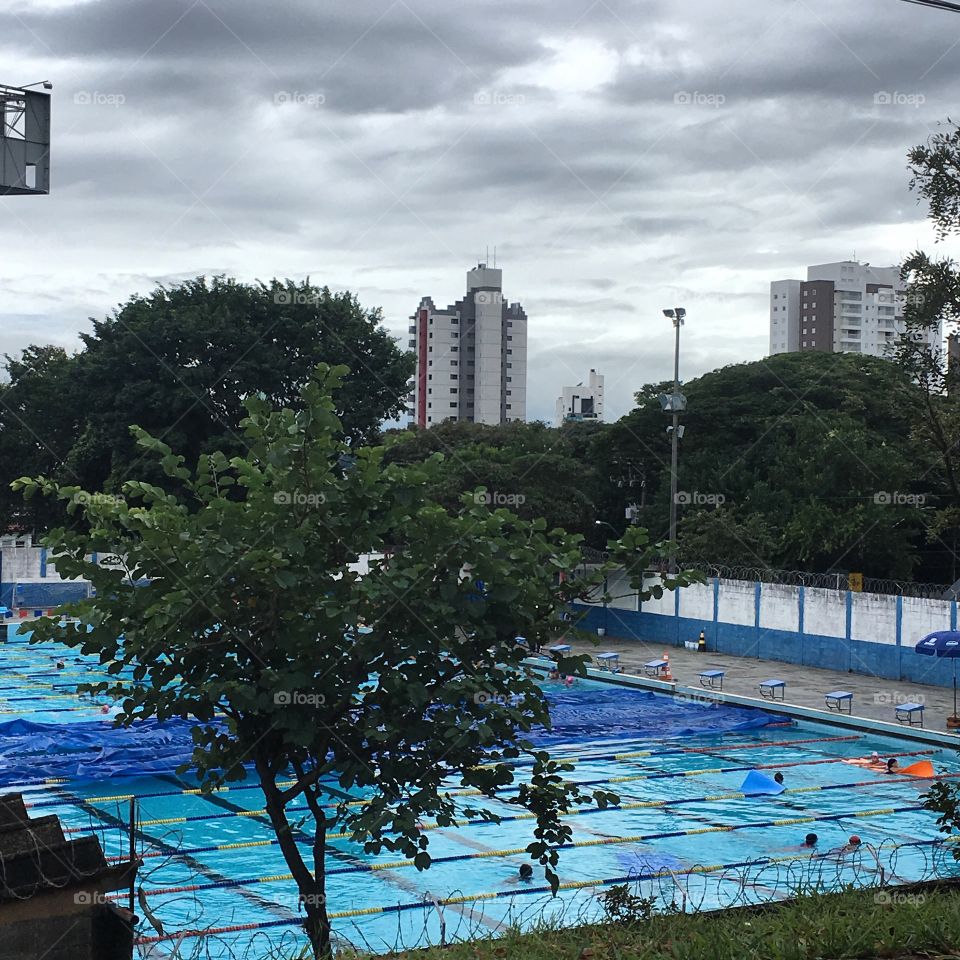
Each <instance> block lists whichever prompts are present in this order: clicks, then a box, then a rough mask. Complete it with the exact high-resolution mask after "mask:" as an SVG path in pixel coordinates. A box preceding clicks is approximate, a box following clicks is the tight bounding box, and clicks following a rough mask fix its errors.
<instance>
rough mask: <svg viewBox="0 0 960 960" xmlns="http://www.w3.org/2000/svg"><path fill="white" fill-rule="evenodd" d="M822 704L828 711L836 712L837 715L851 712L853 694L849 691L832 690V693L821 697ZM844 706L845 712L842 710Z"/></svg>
mask: <svg viewBox="0 0 960 960" xmlns="http://www.w3.org/2000/svg"><path fill="white" fill-rule="evenodd" d="M823 702H824V703H825V704H826V705H827V709H828V710H836V712H837V713H852V712H853V694H852V693H851V692H850V691H849V690H834V691H833V692H832V693H825V694H824V695H823ZM844 706H846V710H844Z"/></svg>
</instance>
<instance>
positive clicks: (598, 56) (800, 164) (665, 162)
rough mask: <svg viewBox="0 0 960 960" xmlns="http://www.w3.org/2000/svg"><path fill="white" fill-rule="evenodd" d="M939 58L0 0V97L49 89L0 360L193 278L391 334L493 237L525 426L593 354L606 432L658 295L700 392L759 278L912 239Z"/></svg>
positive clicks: (288, 12) (833, 19)
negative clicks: (217, 277) (254, 288)
mask: <svg viewBox="0 0 960 960" xmlns="http://www.w3.org/2000/svg"><path fill="white" fill-rule="evenodd" d="M958 62H960V15H956V14H951V13H946V12H941V11H937V10H932V9H927V8H924V7H920V6H915V5H912V4H908V3H905V2H902V0H858V2H853V0H846V2H843V3H838V2H837V0H724V2H721V0H681V2H677V0H673V2H660V0H634V2H627V0H596V2H594V0H537V2H533V0H509V2H508V0H473V2H451V0H354V2H349V3H347V2H329V0H327V2H317V0H279V2H268V3H264V2H262V0H260V2H248V0H216V2H202V0H197V2H190V0H144V2H139V0H136V2H131V0H89V2H79V3H71V2H63V0H54V2H49V0H48V2H44V0H29V2H21V0H12V2H11V0H0V65H2V74H0V82H6V83H11V84H15V85H20V84H26V83H31V82H33V81H37V80H45V79H50V80H52V81H53V83H54V91H53V117H54V123H53V148H52V192H51V194H50V196H48V197H37V198H33V197H13V198H0V251H2V253H0V352H3V351H8V352H9V351H16V350H19V349H20V348H22V347H23V346H25V345H26V344H28V343H31V342H55V343H61V344H64V345H66V346H73V345H75V344H76V334H77V331H78V330H81V329H87V327H88V317H90V316H97V317H99V316H103V315H105V314H107V313H109V312H110V311H111V310H112V309H113V307H114V306H115V305H116V304H117V303H119V302H120V301H122V300H124V299H125V298H126V297H127V296H129V295H130V294H131V293H134V292H140V293H146V292H147V291H149V290H150V289H151V288H152V287H153V286H154V285H155V284H156V283H157V282H158V281H170V280H175V279H179V278H181V277H187V276H192V275H196V274H199V273H204V274H214V273H227V274H231V275H234V276H237V277H240V278H242V279H245V280H252V279H256V278H259V279H264V280H267V279H269V278H270V277H272V276H275V275H277V276H289V277H294V278H300V277H303V276H305V275H309V276H310V277H311V278H312V279H313V280H314V281H316V282H319V283H326V284H329V285H330V286H331V287H335V288H349V289H351V290H353V291H355V292H356V293H357V294H358V295H359V296H360V297H361V299H362V301H363V303H364V304H365V305H368V306H381V307H382V308H383V310H384V313H385V316H386V319H387V323H388V324H389V326H390V328H391V330H393V331H394V332H395V333H396V334H397V335H398V337H400V338H401V340H402V342H403V344H404V345H405V344H406V339H407V334H406V327H407V323H408V320H407V317H408V316H409V314H410V313H411V312H412V311H413V309H414V308H415V307H416V305H417V302H418V300H419V298H420V297H421V296H422V295H425V294H430V295H432V296H433V297H434V299H435V300H436V301H437V302H438V303H440V304H445V303H447V302H450V301H453V300H455V299H456V298H457V297H458V296H460V295H461V294H462V292H463V289H464V281H465V276H464V275H465V272H466V270H467V268H468V267H469V266H471V265H472V264H474V263H475V262H476V261H477V260H478V259H479V258H480V257H481V256H482V255H483V254H484V251H485V250H486V248H487V247H489V248H490V249H491V251H492V248H493V247H494V246H496V248H497V258H498V265H499V266H500V267H502V268H503V275H504V293H505V295H506V296H507V297H509V299H511V300H520V301H521V302H522V303H523V304H524V306H525V308H526V310H527V313H528V315H529V317H530V334H529V336H530V345H529V374H528V376H529V396H528V415H529V417H530V418H531V419H533V418H536V417H540V418H545V419H550V418H552V416H553V404H554V400H555V397H556V396H557V394H558V393H559V391H560V387H561V386H562V385H563V384H565V383H566V384H569V383H575V382H577V381H578V380H581V379H585V378H586V375H587V371H588V369H589V368H590V367H596V368H598V369H599V370H600V372H602V373H604V374H605V375H606V378H607V401H608V407H609V408H610V409H609V413H610V414H611V415H612V416H619V415H621V414H623V413H625V412H626V411H627V410H628V409H629V408H630V406H631V398H632V392H633V391H634V390H635V389H637V387H639V386H640V385H641V384H642V383H644V382H647V381H651V380H661V379H666V378H668V377H669V376H670V375H671V373H672V329H671V327H670V325H669V321H667V320H665V319H664V318H663V317H662V314H661V310H662V308H663V307H665V306H673V305H675V304H679V305H682V306H685V307H686V308H687V311H688V323H687V325H686V327H685V328H684V331H683V354H682V362H681V377H682V378H684V379H689V378H691V377H693V376H695V375H698V374H700V373H703V372H705V371H706V370H709V369H712V368H714V367H717V366H721V365H723V364H726V363H730V362H734V361H739V360H750V359H757V358H760V357H762V356H763V355H764V353H765V352H766V348H767V333H768V319H767V316H768V314H767V309H768V284H769V282H770V280H772V279H778V278H782V277H800V276H802V275H803V274H802V268H803V267H804V266H805V265H806V264H808V263H822V262H826V261H830V260H840V259H845V258H849V257H853V256H854V254H856V256H857V257H858V258H859V259H861V260H868V261H870V262H871V263H874V264H884V265H885V264H889V263H893V262H895V261H897V260H898V259H900V258H901V257H902V256H903V255H904V254H906V253H907V252H909V251H910V250H911V249H913V248H915V247H917V246H932V231H931V230H930V228H929V226H928V225H927V224H926V222H925V213H926V211H925V208H923V207H921V206H918V205H917V202H916V198H915V196H914V195H912V194H911V193H910V191H909V189H908V181H909V174H908V172H907V170H906V160H905V153H906V151H907V149H908V148H909V147H910V146H911V145H912V144H915V143H918V142H921V141H923V140H924V139H925V138H926V137H927V136H929V135H930V133H931V132H933V131H934V130H935V129H936V125H937V123H938V122H939V121H942V120H944V119H945V118H946V116H947V115H948V114H951V113H954V114H955V113H956V112H957V104H958V102H960V70H958ZM943 246H944V248H945V249H944V251H943V252H951V251H950V248H949V245H947V244H945V245H943ZM612 416H611V418H612Z"/></svg>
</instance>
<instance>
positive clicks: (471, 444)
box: [387, 422, 605, 534]
mask: <svg viewBox="0 0 960 960" xmlns="http://www.w3.org/2000/svg"><path fill="white" fill-rule="evenodd" d="M584 426H586V427H587V428H588V429H586V430H578V429H574V428H576V427H584ZM592 426H594V425H584V424H575V425H574V424H571V425H570V426H569V427H564V428H563V429H561V430H552V429H550V428H549V427H547V426H546V425H545V424H543V423H539V422H535V423H507V424H502V425H500V426H490V425H485V424H479V423H466V422H459V423H456V422H448V423H440V424H437V425H436V426H435V427H431V428H430V429H429V430H413V429H411V430H406V431H397V432H396V434H394V435H392V436H391V440H392V443H391V446H390V449H389V451H388V453H387V461H388V462H407V463H412V462H417V461H422V460H424V459H425V458H426V457H428V456H430V455H431V454H433V453H438V452H442V453H443V454H444V455H445V465H444V469H443V470H442V472H441V473H440V474H439V476H438V478H437V484H436V486H435V487H434V488H433V489H432V490H431V495H432V496H434V497H435V498H436V499H437V500H438V501H439V502H440V503H442V504H444V505H445V506H446V507H448V508H453V507H454V506H455V505H456V504H458V503H459V501H460V499H461V497H462V496H463V494H464V493H465V492H470V491H475V490H476V489H477V488H478V487H484V488H486V489H485V490H484V492H483V493H481V494H478V495H479V496H480V497H482V498H483V497H485V498H487V499H488V500H489V501H490V503H491V505H493V506H496V505H498V504H500V505H506V506H509V507H510V509H511V510H513V511H514V512H515V513H516V514H517V515H518V516H520V517H524V518H527V519H531V520H532V519H536V518H538V517H542V518H543V519H544V520H545V521H546V523H547V527H548V528H552V527H563V528H564V529H565V530H567V531H568V532H573V533H583V534H592V533H593V528H594V520H595V518H596V516H597V503H598V501H599V500H600V498H601V497H602V495H603V492H604V489H605V484H604V481H603V478H601V477H600V475H599V474H598V473H597V471H596V470H595V468H594V464H593V458H592V456H591V453H590V451H591V449H592V442H593V436H594V434H595V433H596V431H595V430H591V429H589V428H590V427H592Z"/></svg>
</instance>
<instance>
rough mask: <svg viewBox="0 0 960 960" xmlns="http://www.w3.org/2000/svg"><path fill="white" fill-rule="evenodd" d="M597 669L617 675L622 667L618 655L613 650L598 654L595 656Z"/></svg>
mask: <svg viewBox="0 0 960 960" xmlns="http://www.w3.org/2000/svg"><path fill="white" fill-rule="evenodd" d="M596 661H597V668H598V669H599V670H606V671H607V672H608V673H619V672H620V671H621V670H622V669H623V667H621V666H620V654H619V653H615V652H614V651H613V650H608V651H607V652H606V653H598V654H597V656H596Z"/></svg>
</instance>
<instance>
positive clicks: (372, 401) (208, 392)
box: [0, 277, 413, 525]
mask: <svg viewBox="0 0 960 960" xmlns="http://www.w3.org/2000/svg"><path fill="white" fill-rule="evenodd" d="M381 319H382V318H381V315H380V313H379V311H378V310H368V309H365V308H364V307H362V306H361V305H360V303H359V302H358V301H357V299H356V298H355V297H354V296H353V295H351V294H350V293H335V292H333V291H331V290H330V289H328V288H327V287H317V286H314V285H312V284H310V283H308V282H303V283H298V284H296V283H292V282H286V283H281V282H280V281H277V280H273V281H271V282H270V283H269V284H262V283H256V284H245V283H241V282H239V281H237V280H232V279H228V278H225V277H215V278H213V279H207V278H205V277H197V278H196V279H192V280H187V281H185V282H183V283H180V284H176V285H173V286H169V287H158V288H157V289H156V290H154V291H153V292H152V293H150V294H149V295H147V296H139V295H135V296H132V297H131V298H130V299H129V300H127V301H126V303H124V304H122V305H121V306H120V307H119V309H118V310H117V311H115V313H114V314H113V316H111V317H109V318H107V319H104V320H94V321H92V323H93V330H92V332H90V333H85V334H81V339H82V341H83V349H82V350H81V351H80V352H79V353H78V354H77V355H76V356H74V357H72V358H68V357H66V355H64V354H63V353H62V351H61V352H59V353H57V354H54V353H51V352H50V351H49V349H48V348H35V347H34V348H30V349H29V350H28V351H26V352H25V354H24V357H23V358H22V359H20V360H8V370H9V373H10V376H11V384H10V386H9V387H7V388H5V389H4V390H3V391H2V392H0V404H2V406H3V408H4V412H3V416H4V421H3V423H4V426H5V427H6V425H7V422H8V421H9V422H13V424H14V427H17V426H18V425H19V427H18V429H19V430H20V433H21V434H23V435H24V436H34V437H39V438H41V439H40V449H38V450H37V451H35V456H33V457H31V458H30V459H28V460H27V461H26V462H27V463H29V464H30V466H31V468H32V469H35V470H37V471H42V472H44V473H45V474H48V475H53V476H56V477H58V478H59V479H61V480H63V481H64V482H69V483H77V484H80V485H83V486H85V487H88V488H89V489H93V490H100V489H104V488H106V489H116V487H117V486H118V485H119V483H121V482H122V481H123V480H124V479H126V477H128V476H130V475H131V474H133V473H136V472H138V471H137V469H136V468H137V467H138V466H139V465H140V464H141V463H142V451H140V450H138V449H137V447H136V444H135V442H134V440H133V438H132V437H131V436H130V433H129V429H128V426H129V424H130V423H138V424H139V425H141V426H142V427H143V428H144V429H147V430H149V431H150V432H151V433H153V434H154V435H155V436H157V437H159V438H161V439H163V440H164V441H165V442H167V443H169V444H171V445H172V446H175V447H176V448H177V449H178V450H181V451H183V452H184V454H185V455H186V456H187V457H188V458H190V459H191V460H195V459H196V457H197V456H198V455H199V454H200V453H201V452H204V451H212V450H222V451H225V452H226V453H227V454H233V453H241V452H242V451H243V449H244V446H245V443H246V441H245V439H244V437H243V431H242V430H241V428H240V422H241V420H242V419H243V417H244V415H245V413H244V408H243V402H244V400H245V399H246V398H248V397H250V396H255V395H256V396H260V397H262V398H264V399H265V400H267V401H268V402H272V403H278V404H287V405H294V406H295V405H296V404H297V403H298V402H299V395H300V390H301V388H302V387H303V385H304V384H305V383H306V382H307V381H308V380H309V377H310V375H311V372H312V371H313V369H314V367H315V366H316V364H317V363H319V362H328V363H346V364H348V365H349V366H350V367H351V368H352V370H353V371H354V372H353V373H352V374H351V375H350V377H349V378H348V380H347V381H345V383H344V385H343V388H342V391H341V392H340V394H339V396H338V403H339V409H338V413H339V415H340V417H341V419H342V423H343V427H344V432H345V435H346V437H347V439H348V441H349V442H351V443H358V442H366V441H369V440H371V439H373V438H375V437H376V436H377V434H378V430H379V425H380V423H381V422H382V421H383V420H384V419H388V418H391V417H395V416H397V415H398V414H399V413H400V411H401V410H402V409H403V407H404V405H405V397H406V394H407V380H408V378H409V376H410V374H411V373H412V368H413V356H412V354H409V353H406V352H404V351H401V350H400V349H399V348H398V347H397V345H396V343H395V342H394V340H393V339H392V338H391V336H390V335H389V333H388V332H387V331H386V330H385V329H384V327H383V326H382V324H381ZM24 371H26V372H24ZM28 374H29V376H28ZM71 398H72V402H71ZM14 442H15V441H11V443H14ZM16 442H22V441H16ZM17 449H19V447H17V446H14V447H12V448H11V454H10V455H9V457H8V455H7V447H6V446H5V445H0V473H2V478H0V480H3V481H4V482H2V483H0V486H2V487H4V488H6V487H7V486H8V484H9V482H10V481H11V480H12V479H14V478H15V477H16V476H19V475H21V474H22V473H23V472H24V463H22V462H18V461H17V459H16V457H15V456H13V451H14V450H17ZM150 467H151V468H153V469H154V475H153V476H151V478H150V479H152V480H155V481H160V482H166V481H165V480H164V478H163V477H162V475H161V474H159V473H157V471H156V470H155V468H154V467H153V465H152V464H150ZM4 507H6V513H5V515H3V516H0V525H3V523H5V524H6V525H10V524H11V523H12V522H15V520H16V517H15V516H12V515H11V512H10V507H11V504H10V501H9V500H7V499H4V500H3V501H0V509H2V508H4Z"/></svg>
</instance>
